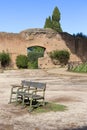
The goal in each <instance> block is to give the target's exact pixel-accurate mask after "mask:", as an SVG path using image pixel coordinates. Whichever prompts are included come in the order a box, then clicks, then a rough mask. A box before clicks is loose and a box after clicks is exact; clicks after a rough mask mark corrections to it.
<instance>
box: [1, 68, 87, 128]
mask: <svg viewBox="0 0 87 130" xmlns="http://www.w3.org/2000/svg"><path fill="white" fill-rule="evenodd" d="M24 79H26V80H33V81H41V82H46V83H47V89H46V101H53V102H56V103H60V104H63V105H66V106H67V107H68V110H67V111H64V112H48V113H43V114H37V115H34V114H30V113H28V112H27V110H26V109H21V107H20V106H19V105H18V106H15V105H13V104H8V102H9V97H10V90H11V84H14V83H20V82H21V80H24ZM86 126H87V75H86V74H85V75H83V74H82V75H79V74H72V73H68V72H66V71H65V70H63V71H62V70H60V69H55V70H10V71H4V73H0V130H68V129H70V130H72V129H75V130H76V128H79V130H82V129H83V128H84V130H87V127H86Z"/></svg>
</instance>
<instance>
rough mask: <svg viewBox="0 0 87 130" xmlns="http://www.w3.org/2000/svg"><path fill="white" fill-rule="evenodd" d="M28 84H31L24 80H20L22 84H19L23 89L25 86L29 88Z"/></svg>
mask: <svg viewBox="0 0 87 130" xmlns="http://www.w3.org/2000/svg"><path fill="white" fill-rule="evenodd" d="M30 83H31V81H26V80H22V82H21V84H22V86H23V87H25V86H27V87H30Z"/></svg>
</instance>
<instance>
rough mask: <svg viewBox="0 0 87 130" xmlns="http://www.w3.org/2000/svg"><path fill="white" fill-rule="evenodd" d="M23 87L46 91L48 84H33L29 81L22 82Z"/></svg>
mask: <svg viewBox="0 0 87 130" xmlns="http://www.w3.org/2000/svg"><path fill="white" fill-rule="evenodd" d="M21 84H22V86H23V87H24V86H27V87H32V88H35V89H43V90H45V89H46V83H40V82H33V81H27V80H22V82H21Z"/></svg>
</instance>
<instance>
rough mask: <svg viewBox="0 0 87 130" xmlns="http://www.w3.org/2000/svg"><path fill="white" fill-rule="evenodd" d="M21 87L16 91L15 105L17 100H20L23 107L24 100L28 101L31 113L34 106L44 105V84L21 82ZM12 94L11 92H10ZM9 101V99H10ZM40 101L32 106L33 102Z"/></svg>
mask: <svg viewBox="0 0 87 130" xmlns="http://www.w3.org/2000/svg"><path fill="white" fill-rule="evenodd" d="M21 84H22V85H21V87H19V88H18V89H17V91H16V103H17V102H18V101H19V99H21V100H22V105H23V106H24V105H25V99H27V100H28V101H29V104H30V108H29V110H30V111H31V110H32V109H33V108H34V107H35V106H37V107H38V105H40V104H42V105H44V104H45V90H46V83H41V82H33V81H25V80H24V81H22V83H21ZM11 93H13V92H11ZM10 99H11V98H10ZM37 100H42V102H39V103H37V104H33V101H35V102H36V101H37Z"/></svg>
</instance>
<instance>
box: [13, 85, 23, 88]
mask: <svg viewBox="0 0 87 130" xmlns="http://www.w3.org/2000/svg"><path fill="white" fill-rule="evenodd" d="M11 86H12V87H13V88H17V87H22V85H20V84H12V85H11Z"/></svg>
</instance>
